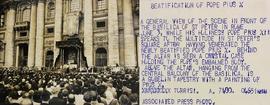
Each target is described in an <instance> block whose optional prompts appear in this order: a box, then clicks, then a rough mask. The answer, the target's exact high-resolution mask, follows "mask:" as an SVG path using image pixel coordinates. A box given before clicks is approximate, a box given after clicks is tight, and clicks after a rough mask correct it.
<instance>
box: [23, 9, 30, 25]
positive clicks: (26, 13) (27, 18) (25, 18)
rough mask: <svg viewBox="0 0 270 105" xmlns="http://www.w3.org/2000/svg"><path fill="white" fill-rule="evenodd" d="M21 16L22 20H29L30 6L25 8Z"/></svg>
mask: <svg viewBox="0 0 270 105" xmlns="http://www.w3.org/2000/svg"><path fill="white" fill-rule="evenodd" d="M22 16H23V17H22V18H23V22H26V21H30V8H25V9H24V10H23V15H22Z"/></svg>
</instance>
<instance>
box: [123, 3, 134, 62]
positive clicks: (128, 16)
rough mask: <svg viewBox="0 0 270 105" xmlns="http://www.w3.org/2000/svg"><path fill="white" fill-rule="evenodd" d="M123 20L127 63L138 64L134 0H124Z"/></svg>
mask: <svg viewBox="0 0 270 105" xmlns="http://www.w3.org/2000/svg"><path fill="white" fill-rule="evenodd" d="M123 18H124V19H123V20H124V43H125V65H126V66H133V67H134V66H136V65H137V61H136V60H137V59H136V57H137V54H136V42H135V38H136V37H135V34H134V27H133V16H132V1H131V0H123Z"/></svg>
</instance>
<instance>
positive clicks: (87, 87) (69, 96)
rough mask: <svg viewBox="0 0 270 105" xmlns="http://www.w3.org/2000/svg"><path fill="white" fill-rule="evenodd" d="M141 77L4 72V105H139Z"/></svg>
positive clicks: (0, 72)
mask: <svg viewBox="0 0 270 105" xmlns="http://www.w3.org/2000/svg"><path fill="white" fill-rule="evenodd" d="M138 103H139V74H138V72H136V71H135V72H134V71H132V70H131V71H127V70H125V71H121V72H99V73H88V72H87V73H78V72H68V73H67V72H51V71H50V72H48V71H41V70H40V71H38V70H31V69H28V70H22V69H16V68H0V105H138Z"/></svg>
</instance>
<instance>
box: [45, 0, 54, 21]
mask: <svg viewBox="0 0 270 105" xmlns="http://www.w3.org/2000/svg"><path fill="white" fill-rule="evenodd" d="M54 16H55V4H54V2H49V3H48V7H47V18H48V19H53V18H54Z"/></svg>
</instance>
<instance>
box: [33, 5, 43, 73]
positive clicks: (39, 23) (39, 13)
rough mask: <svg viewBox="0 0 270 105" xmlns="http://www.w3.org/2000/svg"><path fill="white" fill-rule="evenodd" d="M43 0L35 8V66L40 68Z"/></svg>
mask: <svg viewBox="0 0 270 105" xmlns="http://www.w3.org/2000/svg"><path fill="white" fill-rule="evenodd" d="M44 2H45V0H39V1H38V8H37V36H36V42H37V43H36V57H35V58H36V59H35V66H36V67H37V68H39V69H40V68H41V67H42V66H43V58H44V57H43V35H44V17H45V16H44V15H45V8H44V7H45V3H44Z"/></svg>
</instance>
